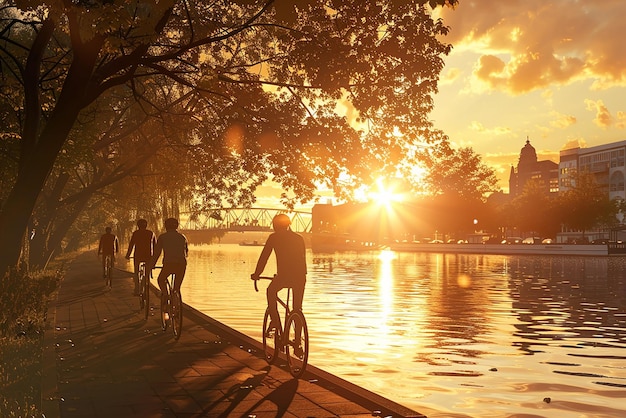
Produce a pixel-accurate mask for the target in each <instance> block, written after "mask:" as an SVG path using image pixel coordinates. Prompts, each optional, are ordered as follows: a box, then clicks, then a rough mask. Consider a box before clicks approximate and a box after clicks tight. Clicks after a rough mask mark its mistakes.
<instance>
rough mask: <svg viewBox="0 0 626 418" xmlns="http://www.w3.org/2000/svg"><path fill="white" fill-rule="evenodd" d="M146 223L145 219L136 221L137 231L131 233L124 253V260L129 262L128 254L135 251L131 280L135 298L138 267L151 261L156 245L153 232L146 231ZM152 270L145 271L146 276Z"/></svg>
mask: <svg viewBox="0 0 626 418" xmlns="http://www.w3.org/2000/svg"><path fill="white" fill-rule="evenodd" d="M147 227H148V221H146V220H145V219H139V220H138V221H137V228H138V229H137V230H136V231H135V232H133V235H132V236H131V238H130V242H129V243H128V250H127V251H126V259H127V260H130V254H131V253H132V252H133V248H134V249H135V254H134V259H133V264H134V267H135V270H134V272H135V274H134V276H133V279H134V281H135V291H134V294H135V296H137V295H138V294H139V265H140V264H141V263H142V262H145V263H146V265H147V264H149V263H150V260H152V254H153V252H154V247H155V245H156V237H155V236H154V232H152V231H150V230H149V229H147ZM150 271H152V270H147V273H146V274H148V275H149V274H150V273H149V272H150Z"/></svg>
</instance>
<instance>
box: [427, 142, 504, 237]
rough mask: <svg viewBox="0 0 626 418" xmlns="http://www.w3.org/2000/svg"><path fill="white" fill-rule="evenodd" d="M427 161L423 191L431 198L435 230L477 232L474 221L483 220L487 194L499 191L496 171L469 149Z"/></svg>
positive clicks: (458, 150) (451, 151) (436, 156)
mask: <svg viewBox="0 0 626 418" xmlns="http://www.w3.org/2000/svg"><path fill="white" fill-rule="evenodd" d="M437 151H438V150H437ZM426 161H427V164H428V174H427V175H426V177H425V178H424V186H423V187H424V188H425V189H426V190H428V191H429V192H430V194H431V195H432V199H431V202H430V205H429V206H430V207H431V211H430V213H431V215H432V217H431V219H432V220H431V222H432V224H433V226H434V227H436V228H437V229H438V230H439V231H448V232H457V233H463V232H467V231H470V230H472V229H473V228H475V226H474V220H477V221H478V222H481V218H483V213H484V210H485V204H484V203H485V200H486V197H487V194H488V193H489V192H493V191H495V190H496V185H497V178H496V176H495V172H494V171H493V169H492V168H490V167H488V166H487V165H486V164H484V163H483V162H482V161H481V158H480V155H478V154H476V153H475V152H474V150H473V149H472V148H469V147H467V148H459V149H457V150H449V151H446V152H445V153H443V154H440V155H434V156H431V157H430V158H429V159H427V160H426Z"/></svg>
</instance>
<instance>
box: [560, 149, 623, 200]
mask: <svg viewBox="0 0 626 418" xmlns="http://www.w3.org/2000/svg"><path fill="white" fill-rule="evenodd" d="M625 155H626V141H619V142H613V143H610V144H604V145H597V146H595V147H589V148H580V147H576V148H569V149H566V150H563V151H561V152H560V156H559V159H560V162H559V191H566V190H568V189H569V188H570V187H572V186H573V183H572V181H573V176H572V174H575V173H576V172H577V171H587V172H589V173H592V174H593V175H594V176H595V179H596V182H597V183H598V187H600V188H602V189H603V190H604V191H605V192H606V193H607V194H608V196H609V199H611V200H612V199H622V200H623V199H626V189H625V185H624V179H625V177H626V169H625V163H624V159H625Z"/></svg>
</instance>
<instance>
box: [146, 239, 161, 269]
mask: <svg viewBox="0 0 626 418" xmlns="http://www.w3.org/2000/svg"><path fill="white" fill-rule="evenodd" d="M161 252H163V244H162V243H161V241H159V240H157V242H156V245H155V246H154V255H153V256H152V260H150V265H149V266H148V267H149V270H152V269H153V268H154V266H155V265H156V262H157V261H158V260H159V257H161Z"/></svg>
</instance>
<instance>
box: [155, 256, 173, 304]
mask: <svg viewBox="0 0 626 418" xmlns="http://www.w3.org/2000/svg"><path fill="white" fill-rule="evenodd" d="M170 273H172V272H171V271H170V269H169V268H168V266H167V265H165V264H164V265H163V267H162V268H161V272H160V273H159V277H158V278H157V283H158V284H159V289H161V309H163V306H165V304H166V302H167V285H166V283H165V282H166V281H167V277H168V276H169V275H170Z"/></svg>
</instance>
